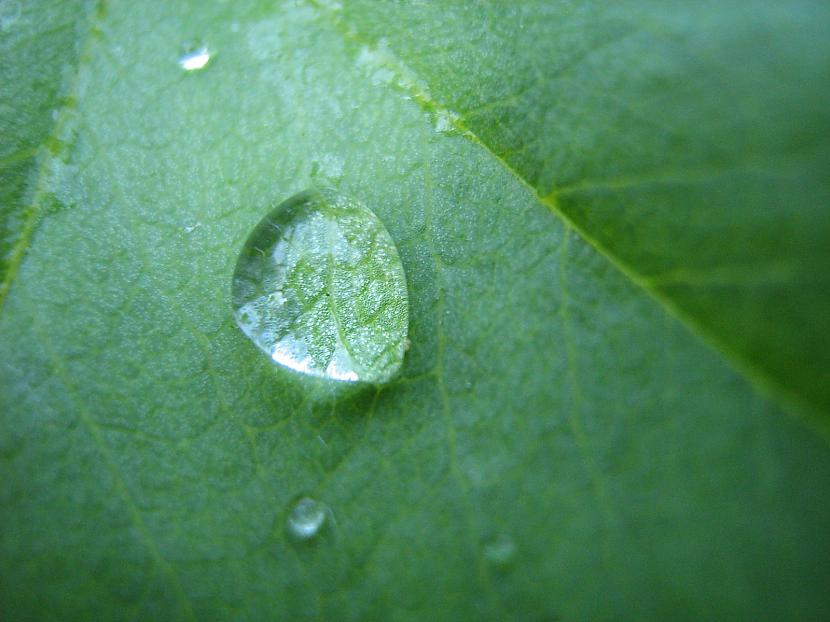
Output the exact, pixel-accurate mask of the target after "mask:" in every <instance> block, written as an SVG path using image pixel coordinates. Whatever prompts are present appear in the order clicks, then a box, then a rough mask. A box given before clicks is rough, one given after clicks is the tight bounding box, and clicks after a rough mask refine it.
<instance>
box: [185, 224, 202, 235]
mask: <svg viewBox="0 0 830 622" xmlns="http://www.w3.org/2000/svg"><path fill="white" fill-rule="evenodd" d="M201 226H202V223H200V222H197V223H196V224H193V225H187V226H186V227H185V228H184V232H185V233H193V232H194V231H196V229H198V228H199V227H201Z"/></svg>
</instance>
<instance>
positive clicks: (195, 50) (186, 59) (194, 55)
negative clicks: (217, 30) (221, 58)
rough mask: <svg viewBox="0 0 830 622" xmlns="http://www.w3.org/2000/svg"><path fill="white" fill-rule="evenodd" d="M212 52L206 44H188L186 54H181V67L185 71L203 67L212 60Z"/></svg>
mask: <svg viewBox="0 0 830 622" xmlns="http://www.w3.org/2000/svg"><path fill="white" fill-rule="evenodd" d="M210 57H211V53H210V50H208V48H207V46H206V45H188V46H186V51H185V53H184V54H182V55H181V56H179V67H181V68H182V69H184V70H185V71H195V70H196V69H201V68H202V67H204V66H205V65H207V64H208V62H209V61H210Z"/></svg>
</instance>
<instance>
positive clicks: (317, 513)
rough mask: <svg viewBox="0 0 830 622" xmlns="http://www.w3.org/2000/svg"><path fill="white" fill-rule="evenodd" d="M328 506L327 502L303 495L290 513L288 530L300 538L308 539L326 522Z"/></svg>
mask: <svg viewBox="0 0 830 622" xmlns="http://www.w3.org/2000/svg"><path fill="white" fill-rule="evenodd" d="M327 511H328V508H327V507H326V506H325V504H323V503H320V502H319V501H316V500H315V499H312V498H311V497H302V498H301V499H299V500H298V501H297V502H296V503H295V504H294V507H292V508H291V511H290V512H289V513H288V531H289V533H291V535H292V536H294V537H295V538H297V539H299V540H308V539H309V538H313V537H314V536H315V535H317V534H318V533H319V532H320V529H321V528H322V527H323V524H324V523H325V522H326V513H327Z"/></svg>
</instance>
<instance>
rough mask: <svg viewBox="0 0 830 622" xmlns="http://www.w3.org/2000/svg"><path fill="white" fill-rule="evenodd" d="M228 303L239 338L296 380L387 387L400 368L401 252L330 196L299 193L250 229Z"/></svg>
mask: <svg viewBox="0 0 830 622" xmlns="http://www.w3.org/2000/svg"><path fill="white" fill-rule="evenodd" d="M232 301H233V309H234V316H235V318H236V322H237V324H238V325H239V327H240V328H241V329H242V332H244V333H245V334H246V335H247V336H248V337H249V338H250V339H251V340H252V341H253V342H254V343H255V344H256V345H257V347H258V348H259V349H261V350H262V351H263V352H265V353H266V354H268V356H270V357H271V359H272V360H273V361H274V362H276V363H279V364H281V365H284V366H285V367H288V368H290V369H293V370H296V371H298V372H302V373H306V374H310V375H313V376H320V377H324V378H331V379H334V380H345V381H358V380H359V381H363V382H385V381H387V380H389V379H390V378H391V377H392V376H393V375H394V374H395V373H396V372H397V371H398V369H399V368H400V366H401V362H402V361H403V356H404V351H405V348H406V333H407V326H408V323H409V304H408V299H407V293H406V279H405V277H404V272H403V266H402V265H401V261H400V258H399V257H398V251H397V249H396V248H395V244H394V242H393V241H392V238H391V237H390V236H389V233H388V232H387V231H386V229H385V228H384V226H383V224H382V223H381V222H380V220H379V219H378V218H377V216H375V215H374V213H372V212H371V211H370V210H369V209H368V208H367V207H365V206H364V205H362V204H361V203H359V202H358V201H356V200H354V199H351V198H348V197H344V196H342V195H339V194H337V193H335V192H334V191H332V190H328V189H326V190H310V191H306V192H301V193H300V194H297V195H295V196H293V197H291V198H290V199H288V200H287V201H285V202H283V203H281V204H280V205H278V206H277V207H276V208H274V209H273V210H272V211H271V212H270V213H268V215H266V216H265V218H264V219H263V220H262V221H261V222H260V223H259V224H258V225H257V226H256V227H255V228H254V230H253V231H252V232H251V235H250V236H249V237H248V241H247V242H246V243H245V246H244V248H243V249H242V252H241V253H240V255H239V260H238V261H237V265H236V271H235V272H234V277H233V286H232Z"/></svg>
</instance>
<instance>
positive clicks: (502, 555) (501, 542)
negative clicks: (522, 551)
mask: <svg viewBox="0 0 830 622" xmlns="http://www.w3.org/2000/svg"><path fill="white" fill-rule="evenodd" d="M515 555H516V543H515V542H513V539H512V538H511V537H510V536H508V535H506V534H499V535H498V536H496V537H495V538H493V539H492V540H490V541H489V542H487V543H486V544H485V545H484V557H485V558H486V559H487V561H489V562H490V563H491V564H494V565H496V566H506V565H507V564H509V563H510V562H511V561H513V557H514V556H515Z"/></svg>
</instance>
